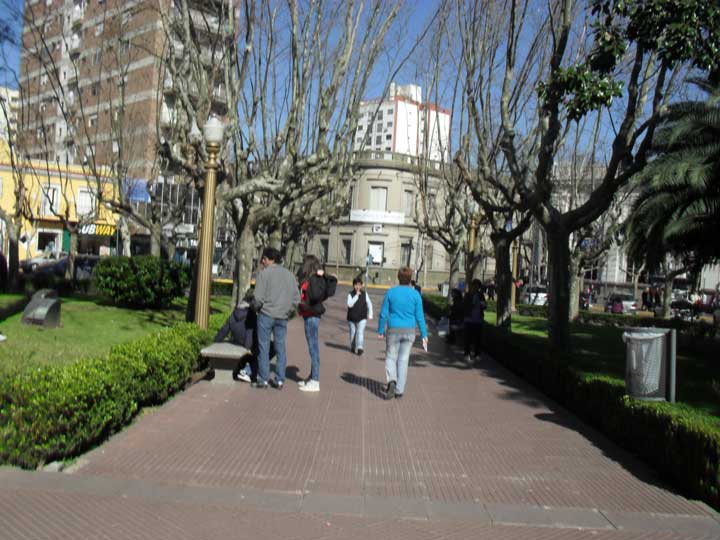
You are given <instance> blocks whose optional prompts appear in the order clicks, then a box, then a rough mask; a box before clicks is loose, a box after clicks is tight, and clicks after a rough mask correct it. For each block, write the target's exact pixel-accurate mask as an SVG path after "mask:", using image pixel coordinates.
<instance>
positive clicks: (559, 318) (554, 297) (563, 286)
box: [547, 231, 570, 350]
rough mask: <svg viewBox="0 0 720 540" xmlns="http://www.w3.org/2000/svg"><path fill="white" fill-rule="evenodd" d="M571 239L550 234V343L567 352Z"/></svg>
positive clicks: (560, 234) (558, 234) (562, 235)
mask: <svg viewBox="0 0 720 540" xmlns="http://www.w3.org/2000/svg"><path fill="white" fill-rule="evenodd" d="M569 242H570V237H569V235H568V233H566V232H564V231H560V232H558V231H554V232H552V233H550V232H548V235H547V243H548V266H549V267H550V268H549V273H550V275H549V278H550V279H549V281H550V284H549V288H548V293H549V297H550V298H549V299H548V308H549V309H548V315H549V328H548V333H549V337H550V343H551V344H552V345H554V346H555V347H557V348H558V349H559V350H566V349H567V346H568V345H569V343H570V322H569V321H570V318H569V317H570V310H569V307H570V247H569Z"/></svg>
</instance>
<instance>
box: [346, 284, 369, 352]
mask: <svg viewBox="0 0 720 540" xmlns="http://www.w3.org/2000/svg"><path fill="white" fill-rule="evenodd" d="M347 307H348V310H347V321H348V329H349V331H350V350H351V351H352V352H353V353H357V355H358V356H360V355H362V353H363V342H364V338H365V325H366V324H367V322H368V320H372V318H373V307H372V302H371V301H370V295H369V294H368V293H367V292H366V291H365V290H364V289H363V280H362V279H360V278H359V277H356V278H355V279H353V290H352V291H350V292H349V293H348V297H347Z"/></svg>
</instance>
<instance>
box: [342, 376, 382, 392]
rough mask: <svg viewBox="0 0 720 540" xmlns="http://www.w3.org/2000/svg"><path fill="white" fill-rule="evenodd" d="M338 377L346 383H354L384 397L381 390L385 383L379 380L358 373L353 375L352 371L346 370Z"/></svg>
mask: <svg viewBox="0 0 720 540" xmlns="http://www.w3.org/2000/svg"><path fill="white" fill-rule="evenodd" d="M340 378H341V379H342V380H343V381H345V382H346V383H350V384H356V385H358V386H362V387H363V388H366V389H367V390H368V391H369V392H370V393H371V394H373V395H375V396H376V397H378V398H379V399H385V392H384V391H383V388H384V386H385V385H384V384H383V383H381V382H380V381H377V380H375V379H370V378H368V377H361V376H360V375H355V374H354V373H349V372H347V371H346V372H345V373H343V374H342V375H340Z"/></svg>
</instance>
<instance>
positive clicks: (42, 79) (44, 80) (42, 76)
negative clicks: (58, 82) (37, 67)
mask: <svg viewBox="0 0 720 540" xmlns="http://www.w3.org/2000/svg"><path fill="white" fill-rule="evenodd" d="M47 81H48V77H47V73H41V74H40V86H45V85H46V84H47Z"/></svg>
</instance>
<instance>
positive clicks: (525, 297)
mask: <svg viewBox="0 0 720 540" xmlns="http://www.w3.org/2000/svg"><path fill="white" fill-rule="evenodd" d="M547 302H548V292H547V287H544V286H542V285H528V286H527V287H525V288H523V290H522V292H521V293H520V303H521V304H531V305H533V306H545V305H547Z"/></svg>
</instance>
